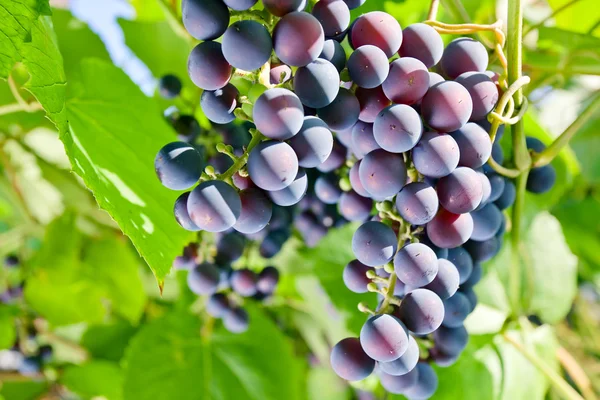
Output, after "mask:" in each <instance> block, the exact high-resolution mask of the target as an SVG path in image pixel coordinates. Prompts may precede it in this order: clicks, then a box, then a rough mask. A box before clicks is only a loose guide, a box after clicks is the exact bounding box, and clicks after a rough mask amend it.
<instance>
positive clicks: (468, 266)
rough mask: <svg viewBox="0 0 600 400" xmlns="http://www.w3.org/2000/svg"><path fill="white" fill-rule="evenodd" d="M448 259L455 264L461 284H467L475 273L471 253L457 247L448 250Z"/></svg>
mask: <svg viewBox="0 0 600 400" xmlns="http://www.w3.org/2000/svg"><path fill="white" fill-rule="evenodd" d="M446 259H447V260H448V261H450V262H451V263H452V264H454V266H455V267H456V269H457V270H458V275H459V277H460V284H461V285H462V284H463V283H465V282H466V281H467V279H469V276H471V272H472V271H473V259H472V258H471V255H469V252H468V251H467V250H465V249H464V248H462V247H455V248H453V249H449V250H448V256H447V257H446Z"/></svg>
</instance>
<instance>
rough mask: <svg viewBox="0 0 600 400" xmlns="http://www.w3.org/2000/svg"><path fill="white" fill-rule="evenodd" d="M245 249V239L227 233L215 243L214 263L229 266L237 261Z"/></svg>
mask: <svg viewBox="0 0 600 400" xmlns="http://www.w3.org/2000/svg"><path fill="white" fill-rule="evenodd" d="M245 248H246V238H245V237H244V236H243V235H241V234H239V233H237V232H229V233H226V234H225V235H223V236H221V237H220V238H219V240H218V241H217V255H216V256H215V262H216V263H217V264H219V265H225V264H231V263H232V262H234V261H236V260H238V259H239V258H240V257H241V256H242V254H243V253H244V249H245Z"/></svg>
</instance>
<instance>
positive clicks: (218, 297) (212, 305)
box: [206, 293, 229, 318]
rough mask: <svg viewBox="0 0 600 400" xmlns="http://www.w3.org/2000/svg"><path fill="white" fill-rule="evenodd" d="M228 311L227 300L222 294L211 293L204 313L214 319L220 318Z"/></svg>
mask: <svg viewBox="0 0 600 400" xmlns="http://www.w3.org/2000/svg"><path fill="white" fill-rule="evenodd" d="M227 311H229V299H227V296H226V295H224V294H223V293H213V294H212V295H211V296H210V297H209V298H208V301H207V302H206V312H207V313H208V314H209V315H210V316H211V317H214V318H222V317H223V316H224V315H225V313H226V312H227Z"/></svg>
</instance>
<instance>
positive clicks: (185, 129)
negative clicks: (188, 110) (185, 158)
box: [172, 115, 202, 143]
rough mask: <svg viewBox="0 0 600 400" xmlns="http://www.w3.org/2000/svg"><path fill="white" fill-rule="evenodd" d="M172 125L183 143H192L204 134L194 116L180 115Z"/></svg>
mask: <svg viewBox="0 0 600 400" xmlns="http://www.w3.org/2000/svg"><path fill="white" fill-rule="evenodd" d="M172 124H173V128H174V129H175V131H176V132H177V138H178V139H179V140H181V141H182V142H186V143H192V142H194V141H195V140H196V138H197V137H198V136H199V135H200V132H202V128H201V127H200V124H199V123H198V120H196V118H194V116H193V115H179V116H177V117H176V118H175V119H174V120H172Z"/></svg>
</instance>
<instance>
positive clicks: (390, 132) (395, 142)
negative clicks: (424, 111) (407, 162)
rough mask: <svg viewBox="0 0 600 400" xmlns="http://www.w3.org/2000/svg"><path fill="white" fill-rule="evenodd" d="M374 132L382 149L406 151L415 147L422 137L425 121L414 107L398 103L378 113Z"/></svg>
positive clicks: (398, 151)
mask: <svg viewBox="0 0 600 400" xmlns="http://www.w3.org/2000/svg"><path fill="white" fill-rule="evenodd" d="M373 133H374V135H375V140H376V141H377V144H378V145H379V146H381V148H382V149H384V150H386V151H389V152H390V153H404V152H406V151H409V150H411V149H412V148H413V147H415V146H416V144H417V142H418V141H419V139H421V135H422V134H423V123H422V122H421V117H420V116H419V114H418V113H417V112H416V111H415V110H414V109H413V108H412V107H409V106H407V105H404V104H396V105H393V106H390V107H388V108H386V109H384V110H383V111H381V112H380V113H379V115H377V118H375V123H374V124H373Z"/></svg>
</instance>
